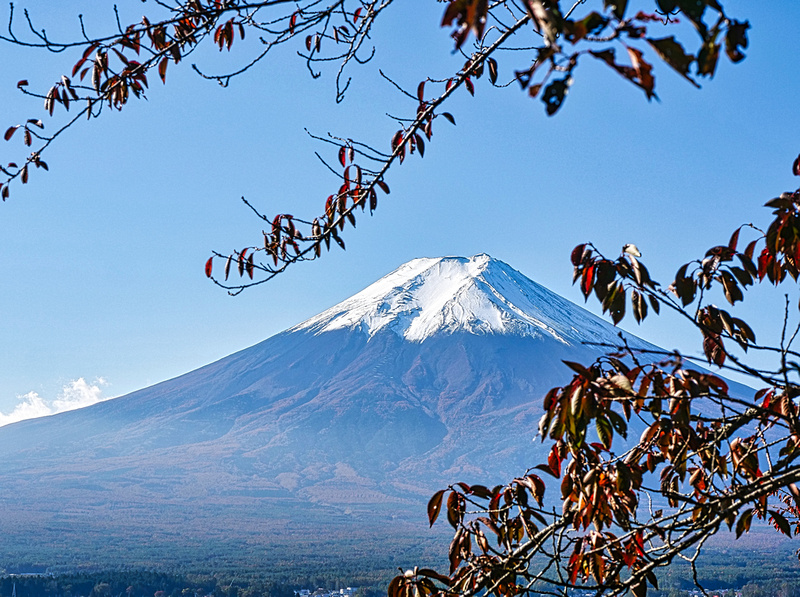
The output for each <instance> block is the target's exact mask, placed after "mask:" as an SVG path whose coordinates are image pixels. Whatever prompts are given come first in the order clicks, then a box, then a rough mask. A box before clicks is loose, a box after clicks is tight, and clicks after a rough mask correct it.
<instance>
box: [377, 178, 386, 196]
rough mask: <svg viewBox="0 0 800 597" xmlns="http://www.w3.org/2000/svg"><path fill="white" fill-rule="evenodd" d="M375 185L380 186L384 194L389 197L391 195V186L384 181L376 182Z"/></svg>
mask: <svg viewBox="0 0 800 597" xmlns="http://www.w3.org/2000/svg"><path fill="white" fill-rule="evenodd" d="M375 184H376V185H378V186H379V187H380V188H381V190H382V191H383V192H384V193H386V194H387V195H388V194H389V185H388V184H386V183H385V182H383V181H382V180H376V181H375Z"/></svg>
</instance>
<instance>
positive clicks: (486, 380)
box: [0, 255, 646, 567]
mask: <svg viewBox="0 0 800 597" xmlns="http://www.w3.org/2000/svg"><path fill="white" fill-rule="evenodd" d="M618 332H619V330H618V329H617V328H614V327H613V326H611V325H610V324H608V323H606V322H604V321H602V320H600V319H598V318H596V317H594V316H593V315H591V314H589V313H588V312H586V311H585V310H583V309H581V308H579V307H577V306H576V305H574V304H572V303H570V302H568V301H566V300H565V299H563V298H561V297H559V296H558V295H556V294H554V293H552V292H550V291H548V290H547V289H545V288H543V287H542V286H540V285H538V284H536V283H535V282H533V281H531V280H529V279H528V278H526V277H525V276H523V275H522V274H520V273H519V272H517V271H515V270H514V269H512V268H511V267H509V266H508V265H506V264H505V263H502V262H500V261H497V260H494V259H492V258H490V257H488V256H487V255H478V256H475V257H472V258H456V257H448V258H439V259H416V260H414V261H411V262H409V263H407V264H405V265H403V266H401V267H400V268H398V269H397V270H395V271H394V272H392V273H391V274H389V275H387V276H386V277H384V278H382V279H381V280H378V281H377V282H376V283H374V284H373V285H371V286H369V287H368V288H366V289H364V290H363V291H361V292H359V293H358V294H356V295H354V296H353V297H351V298H349V299H347V300H345V301H343V302H342V303H340V304H338V305H336V306H334V307H332V308H331V309H328V310H327V311H325V312H323V313H321V314H320V315H318V316H316V317H313V318H311V319H309V320H308V321H305V322H303V323H301V324H299V325H297V326H295V327H293V328H291V329H289V330H287V331H285V332H283V333H280V334H278V335H276V336H273V337H271V338H269V339H267V340H265V341H264V342H261V343H260V344H257V345H255V346H252V347H250V348H247V349H245V350H242V351H241V352H238V353H236V354H233V355H231V356H228V357H226V358H224V359H222V360H220V361H217V362H216V363H212V364H210V365H208V366H206V367H203V368H201V369H198V370H196V371H192V372H190V373H187V374H186V375H183V376H181V377H178V378H175V379H172V380H169V381H166V382H163V383H160V384H157V385H155V386H152V387H149V388H146V389H143V390H140V391H138V392H134V393H132V394H129V395H127V396H123V397H120V398H116V399H114V400H110V401H107V402H103V403H100V404H97V405H94V406H91V407H88V408H85V409H81V410H78V411H72V412H67V413H62V414H59V415H55V416H51V417H47V418H42V419H35V420H29V421H23V422H20V423H17V424H14V425H10V426H8V427H4V428H2V429H0V461H1V462H2V463H3V466H2V472H0V508H2V511H3V513H4V514H3V516H1V517H0V533H2V534H3V536H4V537H5V538H6V541H5V547H0V567H2V566H3V558H6V559H8V558H14V557H17V558H19V557H22V556H21V554H22V553H23V552H24V553H25V554H27V555H25V557H29V558H31V559H32V560H42V559H46V558H61V559H60V560H59V561H64V560H68V559H70V558H72V560H86V561H91V562H98V563H99V562H101V561H103V558H104V557H106V556H107V557H113V558H126V557H127V558H128V560H133V561H131V562H127V563H130V564H132V565H135V564H136V563H137V562H138V563H139V564H142V565H149V564H152V563H153V562H154V561H159V562H162V563H163V562H164V561H169V560H170V557H171V554H172V555H174V554H175V546H176V545H179V546H182V547H181V549H184V548H186V546H187V545H188V546H194V548H196V550H195V552H193V553H195V555H194V556H192V557H194V558H196V559H197V560H199V561H201V562H209V561H212V560H213V558H214V557H215V556H214V554H215V553H216V554H217V555H218V554H219V553H221V552H225V553H228V552H227V551H226V549H227V548H226V549H222V548H220V547H219V546H220V545H222V544H223V543H224V544H225V545H228V546H230V545H234V546H235V545H238V546H240V547H239V549H240V551H239V552H238V553H240V554H244V553H245V552H246V553H251V552H253V553H257V554H261V555H260V556H258V557H267V556H264V554H267V555H268V557H267V559H268V560H269V561H271V562H273V564H275V562H278V561H280V557H281V554H286V553H290V552H291V551H292V549H295V550H299V551H297V553H303V554H306V555H304V556H302V557H306V558H308V557H311V555H309V554H313V553H315V552H314V550H315V549H317V550H318V549H320V546H321V545H335V544H336V541H337V540H339V539H341V538H342V537H351V538H352V537H361V538H362V539H360V540H359V541H358V542H357V543H358V545H360V546H362V547H363V548H364V549H368V546H369V545H372V543H371V541H373V540H377V539H376V538H377V537H379V536H385V535H386V533H395V536H396V539H397V541H401V540H402V541H406V540H407V542H408V544H409V545H413V544H418V541H419V538H420V537H421V536H423V535H424V534H425V533H426V532H427V531H426V530H425V526H426V525H425V523H424V519H425V514H424V503H425V502H426V501H427V499H428V497H429V496H430V494H431V493H432V492H433V491H435V490H436V489H438V488H440V487H443V486H445V485H446V484H447V483H450V482H454V481H462V480H463V481H467V482H478V481H480V482H482V483H485V484H492V483H494V482H500V481H503V480H508V479H510V478H512V477H513V476H515V475H518V474H521V473H523V472H524V471H525V469H526V468H527V467H529V466H532V465H534V464H537V463H539V462H541V461H542V459H543V449H542V448H539V446H540V444H539V443H538V441H536V442H535V441H534V438H535V433H536V427H537V422H538V418H539V416H540V415H541V399H542V397H543V395H544V393H545V392H546V391H547V390H548V389H549V388H551V387H553V386H554V385H560V384H562V383H564V382H565V381H566V380H568V379H569V371H568V369H567V368H566V367H565V366H564V365H563V363H562V362H561V361H562V359H567V360H573V361H579V362H588V361H591V360H593V359H594V358H595V357H596V356H597V355H598V354H599V353H600V352H601V351H602V350H601V349H599V348H597V347H595V346H592V345H588V344H586V343H587V342H610V343H614V342H618V341H619V338H618ZM630 342H631V344H633V345H634V346H645V345H646V344H645V343H644V342H643V341H641V340H638V339H636V338H630ZM403 525H405V526H403ZM403 537H405V539H402V538H403ZM337 538H338V539H337ZM106 539H107V540H106ZM402 541H401V542H402ZM104 542H105V543H104ZM125 542H130V543H129V545H130V544H133V543H135V544H136V546H137V547H136V549H135V550H134V549H133V548H130V549H129V550H128V551H127V552H126V551H125V548H123V547H122V546H123V545H125ZM226 542H227V543H226ZM103 543H104V545H105V547H102V548H101V547H99V544H103ZM112 545H113V547H112ZM211 545H216V546H217V547H216V552H215V551H214V549H212V548H211ZM87 546H89V547H87ZM303 546H304V547H303ZM315 546H316V547H315ZM26 549H27V550H28V551H25V550H26ZM303 549H305V550H306V551H303ZM354 549H355V551H353V552H352V553H355V554H358V553H360V552H359V551H358V548H354ZM37 550H38V551H37ZM204 550H205V551H204ZM248 550H249V551H248ZM253 550H255V551H253ZM234 552H235V550H234ZM134 553H135V554H136V555H135V556H133V555H132V554H134ZM269 554H271V555H269ZM231 557H233V556H231ZM242 557H244V556H242ZM215 565H217V566H218V565H220V564H219V563H218V562H217V564H215ZM275 565H277V564H275Z"/></svg>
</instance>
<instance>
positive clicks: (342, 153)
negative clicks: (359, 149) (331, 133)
mask: <svg viewBox="0 0 800 597" xmlns="http://www.w3.org/2000/svg"><path fill="white" fill-rule="evenodd" d="M346 162H347V148H346V147H345V146H344V145H342V146H341V147H340V148H339V163H340V164H341V165H342V166H344V165H345V163H346Z"/></svg>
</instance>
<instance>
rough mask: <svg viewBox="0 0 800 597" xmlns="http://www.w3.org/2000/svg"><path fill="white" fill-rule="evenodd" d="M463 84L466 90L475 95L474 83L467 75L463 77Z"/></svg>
mask: <svg viewBox="0 0 800 597" xmlns="http://www.w3.org/2000/svg"><path fill="white" fill-rule="evenodd" d="M464 84H465V85H466V86H467V91H469V94H470V95H475V85H473V84H472V80H471V79H470V78H469V77H467V78H466V79H464Z"/></svg>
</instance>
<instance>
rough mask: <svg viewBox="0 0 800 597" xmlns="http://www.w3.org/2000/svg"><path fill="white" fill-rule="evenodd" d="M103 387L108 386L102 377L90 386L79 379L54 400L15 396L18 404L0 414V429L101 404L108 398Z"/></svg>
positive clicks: (28, 395) (35, 396)
mask: <svg viewBox="0 0 800 597" xmlns="http://www.w3.org/2000/svg"><path fill="white" fill-rule="evenodd" d="M105 385H108V382H107V381H106V380H105V379H103V378H102V377H99V378H97V379H95V380H94V381H93V382H92V383H91V384H90V383H88V382H87V381H86V380H85V379H84V378H82V377H80V378H78V379H76V380H73V381H71V382H69V383H68V384H66V385H65V386H64V387H63V388H61V392H59V394H58V396H57V397H56V399H55V400H50V401H46V400H44V399H43V398H42V397H41V396H39V394H37V393H36V392H28V393H27V394H23V395H22V396H17V400H18V402H17V405H16V406H15V407H14V410H12V411H11V412H10V413H9V414H3V413H0V427H2V426H3V425H9V424H11V423H16V422H17V421H24V420H25V419H35V418H37V417H46V416H47V415H54V414H56V413H63V412H66V411H68V410H75V409H76V408H83V407H84V406H90V405H92V404H96V403H98V402H103V401H104V400H108V397H105V396H103V390H102V386H105Z"/></svg>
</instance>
